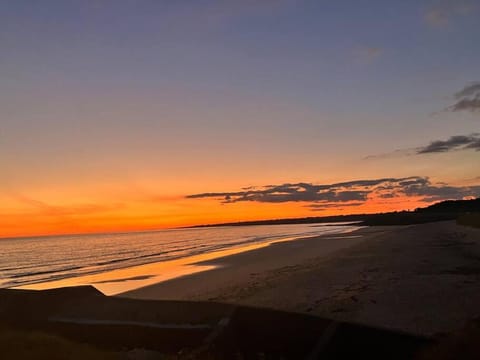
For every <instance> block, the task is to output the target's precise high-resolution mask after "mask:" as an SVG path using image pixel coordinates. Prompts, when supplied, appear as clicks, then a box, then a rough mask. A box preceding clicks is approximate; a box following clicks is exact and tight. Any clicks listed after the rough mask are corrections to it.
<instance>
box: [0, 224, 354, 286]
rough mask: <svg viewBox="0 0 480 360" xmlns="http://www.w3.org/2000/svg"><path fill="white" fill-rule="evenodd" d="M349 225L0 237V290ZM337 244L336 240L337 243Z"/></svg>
mask: <svg viewBox="0 0 480 360" xmlns="http://www.w3.org/2000/svg"><path fill="white" fill-rule="evenodd" d="M357 228H359V227H358V226H356V225H355V224H338V223H337V224H300V225H297V224H295V225H259V226H224V227H206V228H187V229H169V230H159V231H148V232H131V233H110V234H88V235H64V236H43V237H28V238H6V239H0V254H1V255H0V288H12V287H25V286H29V287H30V288H35V287H36V286H35V285H36V284H38V288H42V286H40V285H41V284H43V283H51V282H55V281H58V280H62V279H71V278H79V277H85V276H88V275H92V274H101V273H108V272H112V271H115V270H118V269H124V268H130V267H138V266H139V265H144V264H151V263H161V262H168V261H171V260H174V259H181V258H188V257H192V256H195V255H199V254H208V253H215V252H218V251H220V250H226V249H238V252H241V251H242V248H243V247H245V248H247V247H251V246H252V245H254V244H258V245H262V244H265V245H268V244H269V243H272V242H276V241H284V240H294V239H299V238H305V237H312V236H318V235H324V234H340V233H348V232H351V231H353V230H355V229H357ZM339 241H341V239H339Z"/></svg>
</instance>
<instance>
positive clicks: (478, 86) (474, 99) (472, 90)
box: [447, 81, 480, 112]
mask: <svg viewBox="0 0 480 360" xmlns="http://www.w3.org/2000/svg"><path fill="white" fill-rule="evenodd" d="M455 100H456V102H455V104H453V105H451V106H449V107H448V108H447V110H448V111H470V112H476V111H480V82H478V81H477V82H472V83H471V84H469V85H467V86H465V87H464V88H463V89H462V90H460V91H459V92H457V93H456V94H455Z"/></svg>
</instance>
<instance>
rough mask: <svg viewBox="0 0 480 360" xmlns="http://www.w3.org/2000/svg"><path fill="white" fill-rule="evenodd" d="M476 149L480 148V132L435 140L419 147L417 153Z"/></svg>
mask: <svg viewBox="0 0 480 360" xmlns="http://www.w3.org/2000/svg"><path fill="white" fill-rule="evenodd" d="M463 149H474V150H477V151H479V150H480V136H479V134H470V135H456V136H451V137H450V138H449V139H447V140H435V141H432V142H431V143H430V144H428V145H427V146H424V147H421V148H418V149H417V154H429V153H440V152H448V151H452V150H463Z"/></svg>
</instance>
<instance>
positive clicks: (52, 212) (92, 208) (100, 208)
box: [8, 193, 124, 216]
mask: <svg viewBox="0 0 480 360" xmlns="http://www.w3.org/2000/svg"><path fill="white" fill-rule="evenodd" d="M8 195H9V197H10V198H12V199H14V200H16V201H17V202H19V203H22V204H24V205H26V206H27V207H29V208H30V209H31V210H32V212H33V213H37V214H42V215H49V216H75V215H91V214H96V213H102V212H107V211H111V210H117V209H120V208H123V207H124V204H122V203H114V204H101V205H100V204H88V203H84V204H75V205H62V206H60V205H52V204H49V203H46V202H44V201H41V200H38V199H33V198H31V197H28V196H25V195H23V194H18V193H10V194H8Z"/></svg>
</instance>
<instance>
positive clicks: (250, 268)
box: [120, 221, 480, 335]
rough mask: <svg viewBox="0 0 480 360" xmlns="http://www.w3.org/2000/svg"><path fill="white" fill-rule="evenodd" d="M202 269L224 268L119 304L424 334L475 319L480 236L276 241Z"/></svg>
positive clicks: (417, 228)
mask: <svg viewBox="0 0 480 360" xmlns="http://www.w3.org/2000/svg"><path fill="white" fill-rule="evenodd" d="M356 235H361V236H359V237H348V236H356ZM344 236H347V238H343V237H344ZM208 263H209V264H215V265H222V267H220V268H216V269H213V270H209V271H205V272H201V273H197V274H193V275H189V276H184V277H181V278H177V279H174V280H170V281H166V282H163V283H158V284H155V285H151V286H148V287H145V288H141V289H137V290H134V291H130V292H128V293H124V294H121V295H120V296H124V297H131V298H138V299H179V300H211V301H220V302H228V303H235V304H242V305H252V306H261V307H268V308H275V309H280V310H288V311H296V312H306V313H310V314H315V315H319V316H323V317H328V318H332V319H337V320H343V321H349V322H358V323H362V324H367V325H372V326H378V327H384V328H390V329H397V330H403V331H408V332H411V333H416V334H423V335H432V334H435V333H438V332H449V331H454V330H457V329H459V328H461V327H462V326H463V325H464V324H465V322H467V321H469V320H471V319H472V318H474V317H476V316H478V315H480V306H479V304H480V282H479V280H480V230H479V229H472V228H467V227H462V226H457V225H456V224H455V223H454V222H451V221H447V222H438V223H430V224H422V225H412V226H394V227H393V226H392V227H370V228H365V229H361V230H359V231H356V232H354V233H351V234H347V235H337V236H331V235H330V236H328V235H327V236H322V237H318V238H310V239H305V240H296V241H290V242H284V243H277V244H273V245H270V246H268V247H266V248H262V249H259V250H254V251H249V252H245V253H240V254H236V255H232V256H228V257H224V258H219V259H215V260H211V261H209V262H208Z"/></svg>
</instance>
